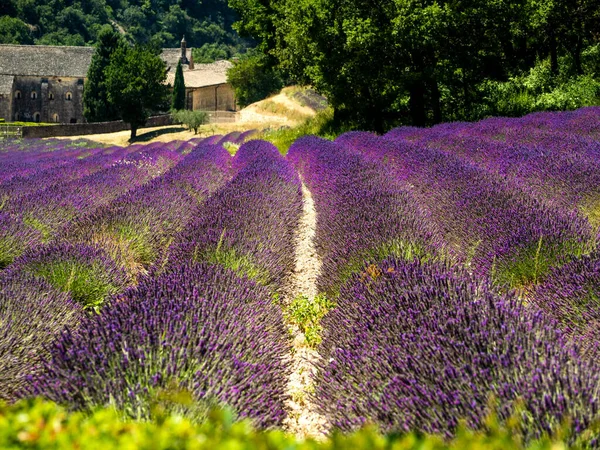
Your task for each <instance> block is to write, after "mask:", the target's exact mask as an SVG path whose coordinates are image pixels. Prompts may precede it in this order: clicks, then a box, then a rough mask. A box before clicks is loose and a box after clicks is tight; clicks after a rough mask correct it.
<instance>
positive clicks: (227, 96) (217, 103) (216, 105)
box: [186, 84, 236, 111]
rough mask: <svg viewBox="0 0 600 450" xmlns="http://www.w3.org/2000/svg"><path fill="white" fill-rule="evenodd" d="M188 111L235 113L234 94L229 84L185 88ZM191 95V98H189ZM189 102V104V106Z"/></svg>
mask: <svg viewBox="0 0 600 450" xmlns="http://www.w3.org/2000/svg"><path fill="white" fill-rule="evenodd" d="M186 91H187V92H188V99H189V100H188V104H187V107H188V108H189V109H199V110H202V111H235V110H236V103H235V92H234V90H233V88H232V87H231V85H230V84H218V85H215V86H207V87H201V88H187V89H186ZM190 94H191V96H190ZM190 100H191V104H190Z"/></svg>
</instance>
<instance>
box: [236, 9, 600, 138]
mask: <svg viewBox="0 0 600 450" xmlns="http://www.w3.org/2000/svg"><path fill="white" fill-rule="evenodd" d="M230 4H231V5H232V7H234V8H235V9H236V10H237V11H238V13H239V14H240V18H241V19H240V22H238V23H237V24H236V27H237V29H238V30H239V32H240V33H241V34H242V35H245V36H251V37H253V38H254V39H256V40H259V41H260V48H261V49H262V50H263V51H264V52H265V54H267V55H268V56H269V58H272V61H273V64H275V65H278V66H279V67H281V68H283V69H285V70H286V71H287V72H288V73H289V74H290V75H291V76H292V77H293V78H294V79H295V80H296V81H298V82H303V83H307V84H311V85H313V86H314V87H315V88H317V90H319V91H320V92H321V93H323V94H325V95H326V96H327V98H328V99H329V101H330V103H331V104H332V106H333V107H334V109H335V116H336V119H337V120H340V121H343V122H345V123H351V124H353V125H354V126H355V127H362V128H370V129H374V130H379V131H381V130H383V129H385V128H388V127H389V126H392V125H393V124H396V123H399V122H400V123H402V122H404V123H413V124H415V125H425V124H428V123H436V122H439V121H442V120H464V119H474V118H478V115H481V114H483V112H482V111H488V110H490V108H489V107H488V106H486V101H487V100H486V99H487V98H488V97H489V95H488V94H489V92H488V90H486V89H489V88H490V86H492V85H493V83H495V82H507V81H509V80H511V79H512V78H513V77H517V76H520V75H523V74H526V73H527V72H528V71H529V70H531V69H532V68H534V67H535V66H536V64H537V63H539V62H540V61H543V60H545V59H546V58H548V59H549V60H550V63H551V64H550V65H551V70H552V73H554V74H555V75H557V74H558V72H559V67H558V66H559V61H563V63H564V64H563V66H564V68H565V70H568V71H570V72H572V75H574V76H576V75H577V74H578V73H579V74H583V73H584V72H585V67H584V66H585V64H584V63H583V62H582V55H583V54H584V50H585V49H589V48H590V47H593V46H597V45H599V39H600V27H599V22H600V11H599V8H598V7H597V1H596V0H560V1H559V0H548V1H547V0H544V1H541V0H492V1H485V2H481V1H477V0H440V1H433V0H375V1H372V2H363V1H360V0H327V1H325V0H277V1H275V0H230ZM596 75H599V76H600V74H596ZM599 94H600V93H599ZM486 108H487V109H486Z"/></svg>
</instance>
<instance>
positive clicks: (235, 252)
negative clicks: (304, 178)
mask: <svg viewBox="0 0 600 450" xmlns="http://www.w3.org/2000/svg"><path fill="white" fill-rule="evenodd" d="M233 167H234V169H235V170H237V171H238V172H237V175H236V176H235V177H234V178H233V179H232V180H231V181H230V182H229V183H228V184H226V185H225V186H223V187H222V188H221V189H219V190H218V191H217V192H215V193H214V194H213V195H212V196H211V197H210V198H208V199H207V200H206V202H205V203H204V204H202V205H201V206H200V208H199V209H198V210H197V217H196V218H195V219H194V220H193V221H192V222H191V223H190V225H189V226H188V227H187V229H186V230H185V231H184V232H183V233H181V235H180V236H179V237H178V239H177V241H176V244H175V245H174V246H173V250H172V254H171V256H170V261H171V263H175V264H177V263H178V262H179V261H184V260H195V261H208V262H213V263H219V264H222V265H224V266H225V267H228V268H231V269H234V270H236V271H238V272H240V273H243V274H245V275H247V276H249V277H251V278H254V279H256V280H257V281H259V282H260V283H262V284H264V285H268V286H269V287H270V288H271V289H273V290H274V291H279V290H280V289H281V287H282V285H283V284H284V282H285V278H286V277H287V276H288V274H290V273H291V271H292V270H293V268H294V232H295V229H296V227H297V226H298V221H299V218H300V214H301V212H302V192H301V190H300V181H299V180H298V175H297V174H296V172H295V171H294V169H293V167H292V166H291V165H290V164H289V163H288V162H287V161H286V160H285V159H284V158H283V157H282V156H281V155H280V154H279V152H278V151H277V149H276V148H275V147H274V146H273V145H272V144H270V143H268V142H264V141H251V142H248V143H246V144H244V145H242V147H240V149H239V151H238V152H237V154H236V156H235V158H234V160H233Z"/></svg>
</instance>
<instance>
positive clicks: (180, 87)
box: [171, 61, 185, 111]
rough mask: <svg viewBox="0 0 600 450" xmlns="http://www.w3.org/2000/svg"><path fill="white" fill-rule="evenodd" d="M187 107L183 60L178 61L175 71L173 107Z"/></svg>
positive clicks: (174, 108) (176, 109) (175, 108)
mask: <svg viewBox="0 0 600 450" xmlns="http://www.w3.org/2000/svg"><path fill="white" fill-rule="evenodd" d="M184 108H185V80H184V79H183V68H182V67H181V61H179V62H178V63H177V70H176V71H175V82H174V83H173V96H172V101H171V109H173V110H175V111H178V110H180V109H184Z"/></svg>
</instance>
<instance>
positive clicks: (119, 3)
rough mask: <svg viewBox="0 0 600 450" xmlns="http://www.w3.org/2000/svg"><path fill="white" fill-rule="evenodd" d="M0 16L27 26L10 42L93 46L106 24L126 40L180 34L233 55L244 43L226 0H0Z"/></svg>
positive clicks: (169, 41)
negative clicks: (226, 49) (117, 27)
mask: <svg viewBox="0 0 600 450" xmlns="http://www.w3.org/2000/svg"><path fill="white" fill-rule="evenodd" d="M0 17H2V18H4V17H8V18H11V19H18V20H20V21H21V22H22V24H20V25H23V24H24V25H25V26H27V27H28V33H29V36H27V35H25V34H22V33H21V34H17V37H16V38H15V37H13V36H14V35H15V33H14V32H11V33H10V36H11V39H10V42H14V41H17V43H33V42H35V43H37V44H41V43H43V44H54V45H93V44H95V43H96V42H97V38H98V33H99V31H100V29H101V28H102V26H103V25H109V24H110V25H113V26H115V27H116V26H117V25H118V26H119V27H120V30H121V32H122V33H123V34H124V35H125V37H126V39H127V40H128V41H129V42H130V43H134V42H135V43H140V44H146V43H148V42H151V41H152V42H157V43H159V44H160V45H161V46H162V47H178V46H179V41H180V39H181V36H182V34H185V36H186V39H187V41H188V44H189V46H190V47H201V46H202V45H204V44H216V45H220V46H224V47H225V48H232V49H233V50H232V54H237V53H240V52H244V51H245V50H246V49H247V48H249V43H248V42H247V41H243V40H241V39H240V37H239V36H238V34H237V33H236V32H235V31H234V29H233V27H232V24H233V22H235V20H237V15H236V14H235V12H234V11H233V10H232V9H231V8H229V7H228V5H227V0H204V1H202V2H199V1H197V0H2V1H0ZM14 23H16V22H14ZM4 25H5V27H4V28H7V26H6V23H4ZM20 28H21V30H24V28H23V27H22V26H21V27H20ZM4 34H9V33H8V32H5V33H4ZM32 40H33V42H32Z"/></svg>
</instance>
